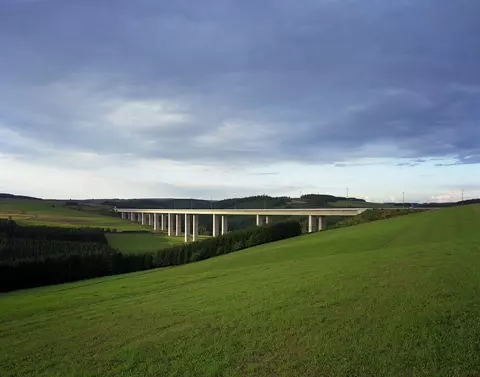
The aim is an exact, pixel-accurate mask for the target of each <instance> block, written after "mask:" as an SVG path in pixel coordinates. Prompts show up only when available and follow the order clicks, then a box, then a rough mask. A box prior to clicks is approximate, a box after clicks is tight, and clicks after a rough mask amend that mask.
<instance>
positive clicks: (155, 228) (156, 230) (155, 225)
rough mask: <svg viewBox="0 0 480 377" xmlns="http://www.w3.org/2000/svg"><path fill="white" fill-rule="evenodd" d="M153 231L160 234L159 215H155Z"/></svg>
mask: <svg viewBox="0 0 480 377" xmlns="http://www.w3.org/2000/svg"><path fill="white" fill-rule="evenodd" d="M153 231H154V232H158V213H154V214H153Z"/></svg>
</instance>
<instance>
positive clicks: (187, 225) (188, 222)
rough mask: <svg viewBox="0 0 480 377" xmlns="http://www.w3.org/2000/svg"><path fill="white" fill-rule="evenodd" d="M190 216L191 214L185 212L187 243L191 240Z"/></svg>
mask: <svg viewBox="0 0 480 377" xmlns="http://www.w3.org/2000/svg"><path fill="white" fill-rule="evenodd" d="M190 216H191V215H189V214H187V213H186V214H185V243H189V242H190ZM177 218H178V215H177Z"/></svg>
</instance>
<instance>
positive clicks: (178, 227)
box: [175, 215, 182, 236]
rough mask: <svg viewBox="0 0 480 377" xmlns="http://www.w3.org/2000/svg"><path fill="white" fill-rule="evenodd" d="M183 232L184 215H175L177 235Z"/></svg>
mask: <svg viewBox="0 0 480 377" xmlns="http://www.w3.org/2000/svg"><path fill="white" fill-rule="evenodd" d="M181 233H182V217H181V215H175V235H176V236H179V235H180V234H181Z"/></svg>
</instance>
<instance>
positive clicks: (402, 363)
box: [0, 205, 480, 377]
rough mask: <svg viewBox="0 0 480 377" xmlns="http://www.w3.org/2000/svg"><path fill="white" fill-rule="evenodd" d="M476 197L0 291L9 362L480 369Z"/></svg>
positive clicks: (264, 369)
mask: <svg viewBox="0 0 480 377" xmlns="http://www.w3.org/2000/svg"><path fill="white" fill-rule="evenodd" d="M479 224H480V206H478V205H477V206H468V207H461V208H460V207H458V208H451V209H445V210H438V211H431V212H423V213H417V214H412V215H408V216H402V217H397V218H393V219H389V220H381V221H375V222H372V223H368V224H362V225H358V226H352V227H348V228H342V229H335V230H330V231H326V232H322V233H315V234H310V235H304V236H301V237H297V238H294V239H288V240H284V241H280V242H276V243H271V244H267V245H262V246H258V247H254V248H250V249H246V250H244V251H239V252H236V253H232V254H228V255H224V256H221V257H217V258H212V259H209V260H206V261H203V262H198V263H193V264H189V265H184V266H178V267H172V268H165V269H158V270H149V271H145V272H137V273H132V274H127V275H117V276H110V277H105V278H99V279H92V280H86V281H82V282H76V283H71V284H63V285H58V286H50V287H43V288H37V289H31V290H25V291H16V292H11V293H7V294H2V295H0V308H1V310H0V376H2V377H4V376H5V377H6V376H62V377H65V376H139V377H140V376H478V375H480V305H479V304H478V297H479V294H480V269H479V268H478V266H479V265H480V232H478V226H479Z"/></svg>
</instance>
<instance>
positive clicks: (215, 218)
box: [212, 214, 218, 237]
mask: <svg viewBox="0 0 480 377" xmlns="http://www.w3.org/2000/svg"><path fill="white" fill-rule="evenodd" d="M212 236H213V237H216V236H218V216H217V215H215V214H214V215H213V221H212Z"/></svg>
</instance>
